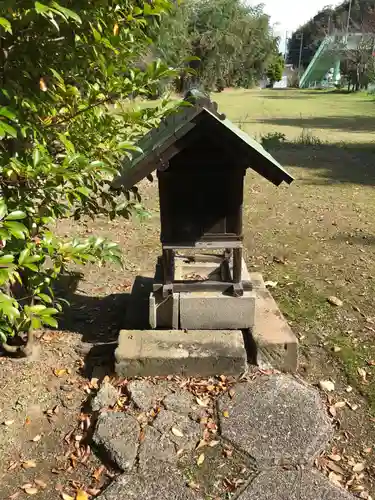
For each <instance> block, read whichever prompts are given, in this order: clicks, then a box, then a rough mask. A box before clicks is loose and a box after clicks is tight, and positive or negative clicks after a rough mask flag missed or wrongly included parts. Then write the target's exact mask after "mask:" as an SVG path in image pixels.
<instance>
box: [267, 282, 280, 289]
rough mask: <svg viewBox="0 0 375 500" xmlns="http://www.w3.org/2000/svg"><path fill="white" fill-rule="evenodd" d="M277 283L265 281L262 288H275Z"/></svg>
mask: <svg viewBox="0 0 375 500" xmlns="http://www.w3.org/2000/svg"><path fill="white" fill-rule="evenodd" d="M277 284H278V281H265V283H264V286H265V287H269V288H275V287H277Z"/></svg>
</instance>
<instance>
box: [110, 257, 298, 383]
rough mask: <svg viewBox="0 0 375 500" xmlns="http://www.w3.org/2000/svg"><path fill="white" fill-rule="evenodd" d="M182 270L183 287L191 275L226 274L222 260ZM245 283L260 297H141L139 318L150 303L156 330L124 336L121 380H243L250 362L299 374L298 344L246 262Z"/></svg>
mask: <svg viewBox="0 0 375 500" xmlns="http://www.w3.org/2000/svg"><path fill="white" fill-rule="evenodd" d="M179 262H180V264H179V266H177V267H178V269H179V271H178V273H179V274H178V276H177V279H186V278H185V276H186V274H191V275H192V276H196V275H200V276H202V278H207V277H209V276H211V277H212V276H214V278H213V279H218V274H219V273H220V272H222V270H221V269H220V267H219V268H218V262H219V259H218V258H217V259H216V258H215V256H213V257H212V256H211V259H210V260H208V261H203V262H191V261H189V260H183V259H181V260H180V261H179ZM243 277H244V280H246V281H250V282H251V283H252V285H253V290H252V291H251V292H245V293H244V295H243V296H242V297H233V296H230V295H226V294H223V293H220V292H189V293H187V292H184V293H174V294H172V295H171V296H169V297H167V298H163V297H162V295H161V294H160V293H154V292H151V293H150V291H149V292H148V295H146V296H143V295H144V294H143V295H142V297H141V296H139V297H138V296H137V297H134V299H135V298H136V300H134V301H133V306H132V310H133V311H134V310H135V311H136V310H138V306H137V302H139V304H141V302H142V304H143V303H144V302H145V300H146V301H147V297H148V320H149V321H148V322H149V328H151V329H146V330H140V329H134V330H123V331H121V332H120V338H119V343H118V348H117V349H116V355H115V357H116V365H115V369H116V373H117V374H118V375H120V376H123V377H135V376H157V375H160V376H164V375H173V374H180V375H185V376H195V377H200V376H201V377H206V376H214V375H221V374H224V375H240V374H241V373H243V371H244V370H245V368H246V360H250V362H255V363H256V364H262V363H264V361H266V362H267V363H269V364H270V365H271V366H272V367H273V368H276V369H278V370H281V371H286V372H294V371H296V369H297V363H298V341H297V338H296V336H295V335H294V333H293V332H292V330H291V328H290V327H289V325H288V323H287V321H286V320H285V318H284V317H283V315H282V313H281V312H280V310H279V308H278V307H277V304H276V302H275V301H274V299H273V297H272V295H271V293H270V292H269V291H268V290H267V289H266V287H265V285H264V281H263V278H262V276H261V274H259V273H249V272H248V270H247V268H246V265H245V263H244V262H243ZM193 279H196V278H193ZM225 279H227V278H225ZM156 282H158V281H156ZM143 290H144V293H146V289H143ZM142 311H143V309H142ZM143 317H144V316H143ZM145 319H146V320H147V316H146V318H145ZM135 328H137V327H135ZM138 328H139V327H138ZM140 328H143V327H142V326H141V327H140ZM145 328H147V326H146V327H145Z"/></svg>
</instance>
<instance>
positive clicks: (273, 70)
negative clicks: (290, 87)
mask: <svg viewBox="0 0 375 500" xmlns="http://www.w3.org/2000/svg"><path fill="white" fill-rule="evenodd" d="M283 71H284V57H283V56H282V55H281V54H279V55H278V56H277V57H276V58H275V59H274V60H273V61H272V62H271V64H270V65H269V66H268V69H267V78H268V79H269V81H270V85H271V86H272V87H273V85H274V84H275V83H276V82H279V81H280V80H281V79H282V77H283Z"/></svg>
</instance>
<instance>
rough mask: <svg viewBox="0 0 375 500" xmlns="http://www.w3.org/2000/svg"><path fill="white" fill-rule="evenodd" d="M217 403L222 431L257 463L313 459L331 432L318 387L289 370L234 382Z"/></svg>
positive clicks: (267, 463) (280, 462)
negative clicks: (229, 393) (232, 388)
mask: <svg viewBox="0 0 375 500" xmlns="http://www.w3.org/2000/svg"><path fill="white" fill-rule="evenodd" d="M218 409H219V418H220V425H221V431H222V436H223V437H224V438H226V439H228V440H229V441H230V442H232V443H233V444H234V445H235V446H238V447H239V448H240V449H242V450H243V451H245V452H246V453H248V454H249V455H251V456H252V457H253V458H255V459H256V460H257V462H258V465H259V466H260V465H274V464H280V465H283V464H303V463H307V462H311V461H312V459H313V458H314V457H315V456H316V455H317V454H318V453H319V452H320V451H322V449H323V448H324V446H325V445H326V444H327V442H328V441H329V439H330V438H331V436H332V433H333V430H332V426H331V424H330V421H329V419H328V416H327V412H326V408H325V407H324V405H323V403H322V401H321V399H320V396H319V393H318V392H317V391H316V390H315V389H313V388H311V387H308V386H305V385H302V384H301V383H299V382H297V381H296V380H295V379H294V378H293V377H291V376H283V375H276V376H271V377H259V378H257V379H256V380H255V381H253V382H251V383H248V384H242V385H241V384H238V385H237V386H236V388H235V395H234V397H233V398H232V399H231V398H230V397H229V396H227V395H225V396H223V397H222V398H220V399H219V402H218ZM227 412H228V413H227ZM228 414H229V416H228V417H226V416H224V415H228Z"/></svg>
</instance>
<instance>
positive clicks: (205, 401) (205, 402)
mask: <svg viewBox="0 0 375 500" xmlns="http://www.w3.org/2000/svg"><path fill="white" fill-rule="evenodd" d="M195 400H196V402H197V403H198V404H199V406H203V407H204V408H206V407H207V406H208V403H209V400H208V399H201V398H198V397H196V398H195Z"/></svg>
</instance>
